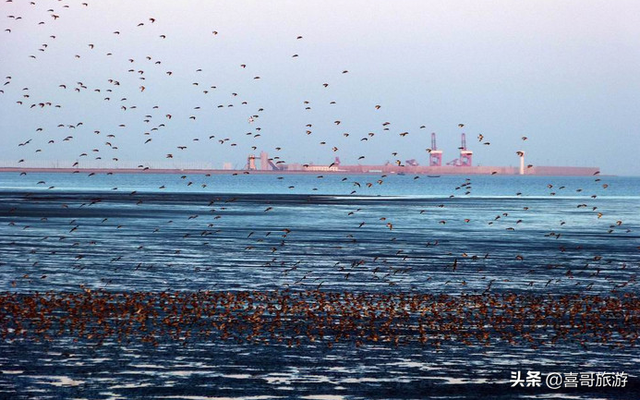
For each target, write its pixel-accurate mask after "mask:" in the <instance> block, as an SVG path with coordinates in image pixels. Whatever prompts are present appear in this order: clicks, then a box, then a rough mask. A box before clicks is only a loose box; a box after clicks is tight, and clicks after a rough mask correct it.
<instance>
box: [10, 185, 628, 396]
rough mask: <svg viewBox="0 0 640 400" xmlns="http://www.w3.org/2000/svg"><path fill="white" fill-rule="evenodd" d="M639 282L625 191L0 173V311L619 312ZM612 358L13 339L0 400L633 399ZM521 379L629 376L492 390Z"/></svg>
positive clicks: (565, 345)
mask: <svg viewBox="0 0 640 400" xmlns="http://www.w3.org/2000/svg"><path fill="white" fill-rule="evenodd" d="M467 178H468V179H467ZM639 270H640V178H630V177H606V176H602V177H599V176H594V177H503V176H470V177H465V176H442V177H437V178H436V177H433V178H430V177H426V176H420V177H419V178H417V179H415V177H414V176H412V175H405V176H388V177H382V176H379V175H367V176H340V175H326V176H323V175H321V173H319V174H318V175H311V176H310V175H283V176H281V177H279V176H278V175H245V174H242V173H240V174H238V175H236V176H234V175H231V174H229V175H212V176H204V175H189V176H181V175H154V174H144V175H143V174H131V175H126V174H114V175H106V174H96V175H93V176H89V175H88V174H86V173H79V174H44V173H38V174H36V173H29V174H27V175H26V176H24V175H23V176H20V175H19V174H17V173H15V174H14V173H2V174H0V291H2V292H4V293H5V294H7V293H15V294H21V295H22V294H29V293H34V292H36V291H38V292H47V291H55V292H60V293H68V292H81V291H82V290H84V289H87V288H90V289H92V290H105V291H109V292H115V293H126V292H133V291H146V292H162V291H198V290H207V291H225V292H227V291H232V292H239V291H253V290H259V291H271V290H283V289H287V288H288V289H290V290H292V291H297V290H322V291H327V292H345V291H349V292H355V293H359V292H362V293H399V292H403V293H420V294H448V295H473V294H481V293H494V294H501V293H516V294H535V295H540V296H544V295H549V296H561V295H569V294H578V295H583V294H585V295H586V294H588V295H601V296H616V297H618V298H620V297H622V296H624V295H625V293H628V294H636V293H637V292H638V284H637V281H636V279H635V278H636V276H637V274H638V272H639ZM631 329H636V330H638V327H637V326H635V327H631ZM618 344H620V346H616V343H609V344H597V345H593V346H588V347H584V346H582V345H580V344H579V343H575V342H571V341H564V342H563V341H560V342H558V343H556V344H555V345H545V346H542V347H539V348H536V349H534V348H532V347H530V346H525V345H522V344H518V345H511V344H508V343H503V342H496V343H492V345H491V346H489V347H483V346H467V345H462V344H460V345H451V344H450V345H445V346H443V347H441V348H439V349H435V348H432V347H429V346H421V345H420V344H408V345H405V346H399V347H395V346H392V345H390V344H389V345H385V344H364V345H362V346H355V345H354V344H353V343H349V342H341V343H338V344H336V346H334V347H333V348H331V349H329V348H327V347H326V346H323V345H320V344H317V343H304V344H303V345H300V346H293V347H288V346H286V345H284V344H274V345H271V346H264V345H252V344H247V343H235V342H233V341H231V342H228V341H205V340H201V341H193V342H190V343H189V345H188V346H184V345H183V344H182V343H179V342H174V341H171V340H164V341H162V342H161V343H160V345H159V346H157V347H152V346H149V345H146V344H144V343H139V342H136V341H132V342H130V343H128V344H122V343H117V342H114V341H105V342H104V343H102V344H101V345H100V346H97V345H95V343H92V342H91V341H90V340H85V339H82V340H79V341H77V342H74V338H73V337H71V336H64V335H63V336H60V337H56V338H54V339H53V340H50V341H45V342H36V341H34V340H32V339H30V338H22V339H17V340H4V341H2V342H0V371H2V374H0V398H1V397H3V396H4V397H6V398H78V399H80V398H87V399H107V398H114V399H115V398H158V399H170V398H175V399H179V398H180V399H218V398H220V399H227V398H232V399H236V398H238V399H239V398H250V399H271V398H285V399H288V398H307V399H324V398H326V399H371V398H376V399H391V398H398V399H413V398H447V399H454V398H550V396H554V397H555V398H581V399H582V398H584V399H587V398H602V399H618V398H619V399H628V398H640V397H637V396H636V397H633V396H634V391H635V394H637V393H640V386H639V384H638V374H639V367H638V365H640V355H639V354H640V352H638V349H637V347H629V346H624V345H622V344H621V343H618ZM527 370H537V371H542V372H543V373H549V372H553V371H558V372H561V373H571V372H589V371H593V372H621V371H624V372H626V373H628V374H629V376H630V378H629V383H628V385H627V387H626V388H584V387H581V388H563V389H561V390H550V389H548V388H544V387H542V388H511V387H510V384H509V379H510V374H511V372H513V371H523V374H525V373H526V371H527ZM630 396H631V397H630Z"/></svg>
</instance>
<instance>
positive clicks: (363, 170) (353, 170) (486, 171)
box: [0, 165, 600, 178]
mask: <svg viewBox="0 0 640 400" xmlns="http://www.w3.org/2000/svg"><path fill="white" fill-rule="evenodd" d="M0 172H14V173H23V172H24V173H30V172H31V173H37V172H44V173H75V174H78V173H88V174H91V173H94V174H115V173H118V174H189V175H242V174H243V175H246V174H253V175H317V174H324V175H380V174H393V175H402V174H412V175H429V176H430V177H432V178H437V177H438V176H440V175H508V176H593V175H598V174H599V172H600V169H599V168H597V167H547V166H540V167H533V168H531V169H530V170H528V171H527V172H526V173H525V174H523V175H520V174H518V173H517V171H516V169H515V168H513V167H490V166H474V167H421V166H418V167H396V166H392V167H390V168H389V167H387V166H377V165H376V166H367V165H358V166H353V165H350V166H345V167H344V168H340V169H330V170H324V169H300V170H298V169H296V170H227V169H196V168H184V169H179V168H148V167H147V168H41V167H26V168H20V167H0Z"/></svg>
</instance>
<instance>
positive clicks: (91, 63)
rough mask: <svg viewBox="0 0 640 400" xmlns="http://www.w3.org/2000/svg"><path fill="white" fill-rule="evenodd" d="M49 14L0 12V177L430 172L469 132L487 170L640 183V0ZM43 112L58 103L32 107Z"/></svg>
mask: <svg viewBox="0 0 640 400" xmlns="http://www.w3.org/2000/svg"><path fill="white" fill-rule="evenodd" d="M36 3H37V4H36V6H30V5H29V4H28V2H18V1H14V3H2V4H1V5H0V9H1V10H2V15H1V17H2V19H1V21H2V24H3V25H2V26H1V28H2V31H4V30H5V29H11V32H10V33H9V32H0V34H1V35H2V40H1V41H0V54H2V58H1V62H0V74H2V76H1V77H0V78H2V79H4V78H5V77H6V76H11V77H12V79H10V80H6V79H4V80H3V81H2V83H4V82H6V81H10V82H11V83H10V84H8V85H5V86H3V87H2V89H3V90H4V92H5V93H4V94H0V110H1V111H0V113H1V115H0V116H1V118H0V133H1V134H2V138H3V141H2V143H3V146H1V147H0V161H1V162H2V164H3V165H7V164H15V163H17V161H18V160H20V159H25V163H24V165H36V164H37V165H40V164H43V163H44V164H46V163H50V162H51V161H54V160H59V161H60V165H61V166H70V165H71V164H72V163H73V162H75V161H76V160H79V161H80V164H81V166H82V165H86V166H88V165H90V164H91V163H90V162H91V160H94V159H95V158H96V157H102V158H103V160H104V165H123V166H124V164H127V163H128V164H127V165H129V164H136V165H137V164H144V163H157V164H158V165H159V164H160V163H168V164H166V165H171V164H172V163H173V164H175V165H182V164H186V163H195V164H204V163H209V164H210V165H212V166H214V167H221V166H222V163H223V162H224V161H229V162H231V163H232V164H234V165H236V166H237V167H242V166H243V164H244V160H245V159H246V156H247V154H248V153H250V152H255V153H257V152H259V150H266V151H268V152H269V153H270V155H271V156H280V157H281V158H282V159H283V160H285V161H287V162H315V163H330V162H331V161H332V160H333V157H334V156H336V155H338V156H340V157H341V159H342V160H343V162H345V163H356V162H357V158H358V157H359V156H362V155H364V156H365V159H364V160H362V161H361V162H363V163H365V162H366V163H383V162H385V161H387V160H388V161H391V162H393V161H394V160H395V159H400V160H402V161H404V160H406V159H410V158H416V159H418V161H419V162H421V163H422V164H425V163H426V162H427V152H426V149H427V148H428V147H430V143H429V136H430V134H431V132H436V133H437V134H438V139H439V143H438V144H439V147H440V148H442V149H443V150H444V151H445V155H444V160H445V161H449V160H451V159H454V158H456V157H457V147H458V146H459V134H460V132H462V131H465V132H466V133H467V139H468V144H469V147H470V148H471V149H472V150H474V151H475V162H476V164H482V165H515V164H516V163H517V157H516V155H515V152H516V151H517V150H520V149H523V150H525V151H526V152H527V163H532V164H535V165H576V166H600V167H601V168H602V171H603V173H609V174H621V175H639V174H640V163H639V162H637V160H636V158H635V157H636V156H635V153H636V152H637V149H639V148H640V135H639V132H640V122H639V121H638V118H637V115H638V113H639V112H640V77H639V74H638V70H640V28H639V26H640V24H638V23H637V16H638V15H640V3H638V2H637V1H613V2H612V1H558V0H555V1H527V2H521V1H518V2H516V1H483V2H479V1H455V2H452V1H418V0H416V1H349V2H338V1H326V0H325V1H275V2H263V1H228V2H213V1H180V2H175V1H136V2H135V3H134V2H130V1H109V2H102V3H97V2H96V3H93V2H89V6H88V7H83V6H82V5H81V1H78V2H69V3H68V4H69V8H68V9H65V8H63V7H62V6H63V3H61V2H57V1H37V2H36ZM49 8H51V9H54V12H53V13H52V12H47V9H49ZM51 14H56V15H59V16H60V18H58V19H55V20H54V19H53V18H52V17H51ZM11 15H13V16H15V17H22V19H19V20H16V19H15V18H9V17H8V16H11ZM149 17H153V18H155V19H156V21H155V23H151V21H149ZM40 21H42V22H44V24H39V22H40ZM140 22H143V23H144V25H143V26H140V27H138V26H137V25H138V23H140ZM214 30H215V31H217V32H218V35H213V34H212V31H214ZM114 31H119V32H120V35H115V34H113V32H114ZM50 35H55V36H56V38H55V39H52V38H50ZM160 35H166V39H162V38H160ZM298 35H301V36H303V39H301V40H297V39H296V37H297V36H298ZM89 43H91V44H94V48H93V49H90V48H89V46H88V44H89ZM42 44H47V47H46V48H44V47H41V45H42ZM40 48H44V50H45V51H39V49H40ZM107 52H111V53H113V55H111V56H107V55H106V53H107ZM294 54H298V57H295V58H294V57H292V55H294ZM30 55H34V56H36V58H35V59H33V58H30V57H29V56H30ZM76 55H79V56H80V58H76V57H75V56H76ZM146 56H150V57H151V60H147V59H146V58H145V57H146ZM129 59H133V60H134V62H133V63H131V62H129V61H128V60H129ZM157 61H160V64H156V62H157ZM241 64H246V68H241V67H240V65H241ZM198 68H200V69H202V71H201V72H197V71H196V70H197V69H198ZM129 69H134V71H135V72H133V73H130V72H127V71H128V70H129ZM343 70H348V71H349V72H348V73H347V74H343V73H342V71H343ZM137 71H144V73H143V74H139V73H138V72H137ZM167 71H172V73H173V74H172V75H171V76H169V75H167V74H166V72H167ZM255 76H260V79H258V80H256V79H253V78H254V77H255ZM140 77H145V78H146V79H145V80H144V81H143V80H141V79H139V78H140ZM108 79H115V80H118V81H119V82H120V85H119V86H114V85H112V84H110V83H109V82H108ZM77 82H82V83H83V84H84V86H86V87H87V88H86V89H83V88H81V91H80V92H76V91H75V90H74V88H76V87H78V84H77ZM193 83H198V85H193ZM323 83H328V84H329V86H328V87H326V88H325V87H323ZM61 84H65V85H67V89H66V90H65V89H62V88H60V87H59V85H61ZM140 86H145V90H144V92H141V91H140ZM211 86H216V88H215V89H212V88H211ZM23 88H28V90H23ZM95 89H99V90H100V92H97V91H95ZM107 89H111V90H113V92H111V93H108V92H107ZM204 90H208V91H209V93H208V94H204V93H203V91H204ZM232 93H237V94H238V95H237V96H233V95H232ZM25 94H28V95H29V97H28V98H25V97H23V96H24V95H25ZM105 97H110V98H111V100H110V101H105V100H104V98H105ZM122 98H126V100H121V99H122ZM18 100H20V101H23V103H24V104H23V105H18V104H16V101H18ZM47 101H51V102H52V104H60V105H61V106H62V107H61V108H55V107H53V106H51V107H49V106H45V107H44V108H42V109H41V108H40V107H38V106H36V107H35V108H29V106H30V105H31V104H32V103H40V102H47ZM244 101H246V102H247V104H246V105H243V104H242V102H244ZM304 101H309V104H308V105H307V104H304V103H303V102H304ZM331 101H335V102H336V104H330V102H331ZM229 104H233V107H228V105H229ZM377 104H379V105H381V108H380V110H376V109H375V108H374V106H375V105H377ZM155 105H157V106H158V108H153V106H155ZM219 105H223V106H224V107H222V108H219V107H218V106H219ZM122 106H125V107H126V108H127V109H126V110H124V109H122V108H121V107H122ZM132 106H135V107H132ZM195 107H200V109H195ZM306 107H311V109H310V110H306V109H305V108H306ZM259 108H264V111H262V112H258V109H259ZM166 114H171V115H172V118H171V119H168V118H167V117H166ZM253 114H258V115H260V117H259V118H257V119H256V120H255V122H253V123H251V124H250V123H248V118H249V116H251V115H253ZM145 115H151V118H146V117H145ZM190 116H195V117H196V119H195V120H193V119H190ZM145 119H148V120H149V122H144V120H145ZM336 120H340V121H341V124H340V125H336V124H335V123H334V121H336ZM78 122H83V125H81V126H78V127H76V128H75V129H72V128H68V125H75V124H77V123H78ZM383 122H390V125H388V127H389V130H388V131H384V130H383V127H382V123H383ZM459 123H463V124H465V126H464V128H463V129H460V128H459V127H458V124H459ZM58 124H65V125H67V126H66V127H65V128H57V125H58ZM120 124H125V125H126V127H124V128H120V127H119V125H120ZM160 124H164V127H160V128H159V129H158V130H152V128H154V127H158V126H159V125H160ZM307 124H312V127H311V128H308V127H306V125H307ZM422 125H424V126H425V127H426V128H425V129H420V126H422ZM37 128H42V131H41V132H40V131H36V129H37ZM256 128H260V130H259V131H257V130H256ZM95 130H99V131H100V133H99V134H96V133H94V131H95ZM306 130H311V131H312V133H311V134H310V135H307V134H306V133H305V131H306ZM405 131H408V132H409V134H408V135H407V136H405V137H401V136H399V133H402V132H405ZM145 132H148V133H150V135H145ZM249 132H250V133H251V135H246V133H249ZM370 132H372V133H374V134H375V135H374V136H373V137H371V136H368V133H370ZM343 133H349V136H348V137H345V136H344V135H343ZM109 134H113V135H115V138H113V137H112V138H107V135H109ZM255 134H260V136H259V137H254V135H255ZM478 134H482V135H484V141H485V142H486V141H488V142H490V143H491V144H490V145H483V144H481V143H479V142H478V140H477V136H478ZM70 135H71V136H73V139H70V140H68V141H63V140H64V138H65V137H67V136H70ZM211 135H215V138H214V139H211V140H210V139H209V136H211ZM522 136H527V137H528V138H529V140H527V141H526V142H523V141H522V140H521V137H522ZM363 137H367V138H368V140H367V141H361V139H362V138H363ZM149 138H151V139H152V141H151V142H149V143H146V144H145V141H147V140H148V139H149ZM196 138H197V139H199V140H198V141H194V140H193V139H196ZM225 138H229V139H230V140H229V141H226V142H224V144H220V143H219V142H217V140H218V139H225ZM28 139H32V141H31V142H29V143H28V144H27V145H24V146H18V144H19V143H24V142H25V141H27V140H28ZM50 140H54V143H51V144H49V143H48V142H49V141H50ZM106 142H109V143H111V145H112V146H109V145H106V144H105V143H106ZM321 142H326V144H321ZM231 143H235V144H236V145H235V146H231ZM180 145H184V146H187V149H185V150H179V149H177V146H180ZM113 146H115V147H117V149H113V148H112V147H113ZM251 146H257V147H258V149H257V150H255V151H254V150H252V149H251ZM334 146H335V147H337V148H338V151H333V150H332V148H333V147H334ZM276 147H280V148H281V150H279V151H278V150H276V149H275V148H276ZM38 149H40V150H41V151H39V152H36V150H38ZM94 149H96V150H98V151H97V152H96V151H93V150H94ZM392 152H398V155H397V156H393V155H392V154H391V153H392ZM82 153H87V156H86V157H84V156H83V157H80V155H81V154H82ZM168 153H171V154H173V156H174V158H173V159H167V158H166V155H167V154H168ZM114 157H115V158H118V160H119V161H118V162H115V161H113V160H112V159H113V158H114ZM107 161H109V162H110V163H108V162H107ZM93 162H95V161H93Z"/></svg>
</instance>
